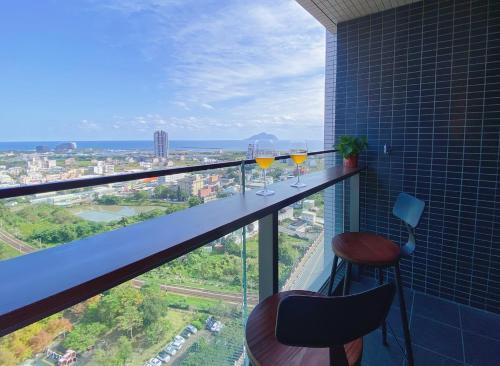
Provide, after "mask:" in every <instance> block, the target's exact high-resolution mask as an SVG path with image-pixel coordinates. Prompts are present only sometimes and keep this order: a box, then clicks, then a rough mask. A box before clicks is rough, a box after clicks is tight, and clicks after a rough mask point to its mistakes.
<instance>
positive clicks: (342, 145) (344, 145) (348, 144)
mask: <svg viewBox="0 0 500 366" xmlns="http://www.w3.org/2000/svg"><path fill="white" fill-rule="evenodd" d="M367 147H368V139H367V138H366V136H360V137H357V136H340V137H339V140H338V143H337V145H335V148H336V149H337V150H338V152H339V153H340V154H341V155H342V157H343V158H344V159H347V158H350V157H351V156H355V155H359V153H361V152H362V151H363V150H364V149H366V148H367Z"/></svg>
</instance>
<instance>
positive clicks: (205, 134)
mask: <svg viewBox="0 0 500 366" xmlns="http://www.w3.org/2000/svg"><path fill="white" fill-rule="evenodd" d="M0 45H1V46H0V127H1V128H0V141H44V140H47V141H49V140H71V141H73V140H77V141H78V140H136V139H149V138H151V137H152V133H153V131H154V130H155V129H163V130H166V131H167V132H168V133H169V136H170V138H171V139H240V138H247V137H249V136H251V135H253V134H256V133H259V132H263V131H265V132H268V133H273V134H275V135H276V136H278V137H279V138H282V139H289V138H307V139H322V135H323V106H324V60H325V30H324V28H323V26H321V25H320V24H319V23H318V22H317V21H316V20H315V19H314V18H313V17H312V16H311V15H310V14H309V13H307V12H306V11H305V10H304V9H303V8H302V7H300V5H298V4H297V3H296V2H295V1H293V0H252V1H249V0H72V1H65V0H16V1H5V2H2V4H1V5H0Z"/></svg>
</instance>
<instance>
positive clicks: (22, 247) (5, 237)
mask: <svg viewBox="0 0 500 366" xmlns="http://www.w3.org/2000/svg"><path fill="white" fill-rule="evenodd" d="M0 240H1V241H3V242H4V243H5V244H7V245H9V246H10V247H12V248H14V249H15V250H17V251H19V252H21V253H22V254H27V253H31V252H34V251H35V250H36V249H35V248H33V247H32V246H31V245H29V244H27V243H25V242H24V241H21V240H19V239H18V238H16V237H15V236H14V235H12V234H10V233H8V232H7V231H5V230H4V229H0Z"/></svg>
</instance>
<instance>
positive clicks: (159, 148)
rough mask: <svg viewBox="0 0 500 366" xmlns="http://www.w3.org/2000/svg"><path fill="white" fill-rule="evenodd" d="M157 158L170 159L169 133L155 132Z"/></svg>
mask: <svg viewBox="0 0 500 366" xmlns="http://www.w3.org/2000/svg"><path fill="white" fill-rule="evenodd" d="M154 142H155V146H154V149H155V156H156V157H159V158H168V133H166V132H165V131H163V130H158V131H155V133H154Z"/></svg>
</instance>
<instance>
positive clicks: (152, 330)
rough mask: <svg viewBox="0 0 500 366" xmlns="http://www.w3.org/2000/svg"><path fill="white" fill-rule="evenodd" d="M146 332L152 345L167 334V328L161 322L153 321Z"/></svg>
mask: <svg viewBox="0 0 500 366" xmlns="http://www.w3.org/2000/svg"><path fill="white" fill-rule="evenodd" d="M145 333H146V339H147V341H148V343H149V344H151V345H152V344H156V343H158V342H159V341H160V340H161V339H162V337H163V335H164V334H165V328H164V327H163V324H161V323H160V322H158V323H152V324H150V325H148V326H147V327H146V329H145Z"/></svg>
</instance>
